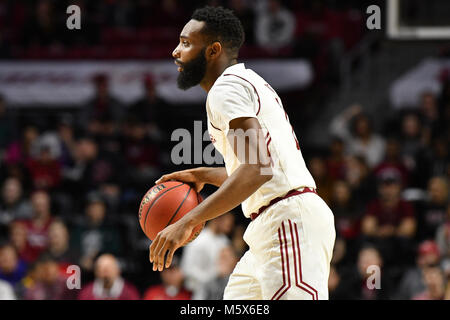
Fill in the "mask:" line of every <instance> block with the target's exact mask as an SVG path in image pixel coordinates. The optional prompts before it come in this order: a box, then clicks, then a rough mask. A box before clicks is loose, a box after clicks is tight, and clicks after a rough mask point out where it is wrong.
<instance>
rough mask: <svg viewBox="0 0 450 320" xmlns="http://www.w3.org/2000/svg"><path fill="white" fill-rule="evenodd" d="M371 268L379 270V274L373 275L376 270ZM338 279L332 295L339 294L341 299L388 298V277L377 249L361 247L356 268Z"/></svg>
mask: <svg viewBox="0 0 450 320" xmlns="http://www.w3.org/2000/svg"><path fill="white" fill-rule="evenodd" d="M373 267H377V268H379V269H378V270H379V271H380V273H379V274H376V273H374V272H377V269H372V268H373ZM374 270H375V271H374ZM339 277H340V281H339V283H338V286H337V288H336V289H335V291H334V293H339V298H341V299H352V300H384V299H388V298H389V295H390V291H391V289H392V288H391V286H390V279H389V278H390V276H389V274H388V273H387V272H386V270H385V268H384V267H383V258H382V256H381V254H380V252H379V251H378V249H377V248H376V247H374V246H371V245H365V246H363V247H362V248H361V250H360V251H359V253H358V259H357V264H356V266H355V267H353V268H351V269H350V270H349V271H347V272H345V273H342V274H341V275H339Z"/></svg>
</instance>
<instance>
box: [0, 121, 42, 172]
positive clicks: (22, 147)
mask: <svg viewBox="0 0 450 320" xmlns="http://www.w3.org/2000/svg"><path fill="white" fill-rule="evenodd" d="M38 137H39V130H38V128H37V127H35V126H33V125H29V126H26V127H25V128H23V129H22V136H21V137H20V139H18V140H15V141H11V143H10V144H9V146H8V148H7V150H6V154H5V158H4V160H5V163H6V164H7V165H14V164H20V163H26V162H27V161H28V159H30V158H31V157H32V156H33V155H34V153H35V152H36V150H37V142H38Z"/></svg>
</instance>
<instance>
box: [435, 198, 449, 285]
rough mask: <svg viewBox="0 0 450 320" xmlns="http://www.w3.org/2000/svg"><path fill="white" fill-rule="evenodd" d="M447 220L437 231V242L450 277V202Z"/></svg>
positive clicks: (446, 274)
mask: <svg viewBox="0 0 450 320" xmlns="http://www.w3.org/2000/svg"><path fill="white" fill-rule="evenodd" d="M446 210H447V211H446V212H447V217H446V221H445V222H444V223H442V224H441V225H440V226H439V227H438V229H437V232H436V243H437V245H438V247H439V251H440V252H441V255H442V262H441V264H442V268H443V270H444V273H445V276H446V277H447V279H450V203H448V204H447V209H446Z"/></svg>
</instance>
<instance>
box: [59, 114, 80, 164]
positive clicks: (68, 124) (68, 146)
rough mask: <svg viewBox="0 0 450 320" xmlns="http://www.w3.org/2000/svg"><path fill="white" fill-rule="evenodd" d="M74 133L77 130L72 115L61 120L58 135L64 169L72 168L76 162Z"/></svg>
mask: <svg viewBox="0 0 450 320" xmlns="http://www.w3.org/2000/svg"><path fill="white" fill-rule="evenodd" d="M74 131H75V128H74V123H73V118H72V116H71V115H64V116H63V117H61V118H60V119H59V122H58V128H57V132H56V135H57V138H58V142H59V149H60V152H61V154H60V157H59V161H60V163H61V166H62V168H67V167H70V166H71V165H72V164H73V161H74V153H75V148H76V141H75V137H74V136H75V132H74Z"/></svg>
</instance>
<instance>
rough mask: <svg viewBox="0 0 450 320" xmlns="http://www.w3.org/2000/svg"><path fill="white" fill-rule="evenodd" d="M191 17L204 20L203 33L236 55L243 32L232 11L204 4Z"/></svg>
mask: <svg viewBox="0 0 450 320" xmlns="http://www.w3.org/2000/svg"><path fill="white" fill-rule="evenodd" d="M191 19H194V20H197V21H204V22H205V26H204V28H203V30H202V32H203V34H205V35H206V36H207V37H208V38H210V40H211V41H218V42H220V43H221V44H222V45H223V46H224V47H225V48H226V49H228V50H229V51H230V52H231V53H232V54H236V55H237V53H238V52H239V49H240V48H241V46H242V44H243V43H244V39H245V33H244V28H243V27H242V24H241V21H240V20H239V19H238V18H237V17H236V16H235V15H234V13H233V11H231V10H229V9H225V8H223V7H209V6H206V7H204V8H201V9H197V10H195V12H194V13H193V14H192V17H191Z"/></svg>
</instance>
